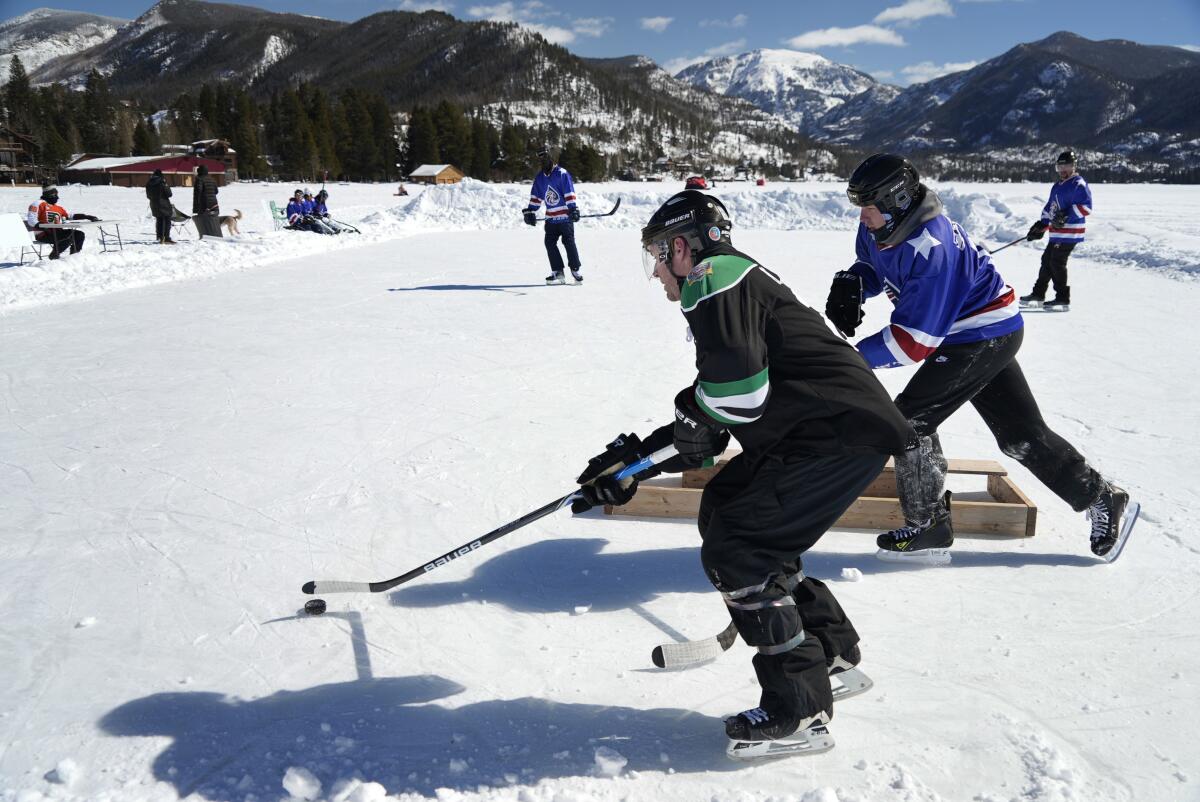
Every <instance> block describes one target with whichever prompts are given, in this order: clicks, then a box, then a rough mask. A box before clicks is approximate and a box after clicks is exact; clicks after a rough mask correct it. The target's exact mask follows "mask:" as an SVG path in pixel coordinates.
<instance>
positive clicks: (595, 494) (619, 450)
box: [571, 434, 642, 513]
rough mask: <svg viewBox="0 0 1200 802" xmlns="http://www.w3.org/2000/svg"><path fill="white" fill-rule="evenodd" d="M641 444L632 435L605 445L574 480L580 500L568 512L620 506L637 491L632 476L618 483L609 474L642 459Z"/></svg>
mask: <svg viewBox="0 0 1200 802" xmlns="http://www.w3.org/2000/svg"><path fill="white" fill-rule="evenodd" d="M641 448H642V441H641V439H640V438H639V437H638V436H637V435H636V434H619V435H617V436H616V438H615V439H614V440H613V441H612V442H611V443H609V444H608V445H607V446H605V448H604V451H603V452H601V453H599V454H597V455H596V456H594V457H592V458H591V459H590V460H588V464H587V467H586V468H584V469H583V473H581V474H579V478H578V479H576V480H575V481H576V482H578V483H579V484H580V485H582V487H580V488H579V492H580V494H581V495H582V496H583V498H580V499H576V500H575V501H574V502H572V503H571V512H573V513H580V512H587V511H588V510H590V509H591V508H592V507H595V506H596V505H598V504H612V505H614V506H618V507H619V506H620V505H622V504H625V503H627V502H628V501H629V500H630V499H631V498H633V494H634V493H636V492H637V479H634V478H633V477H632V476H630V477H628V478H625V479H621V480H620V481H618V480H617V479H616V478H615V477H614V476H613V474H615V473H616V472H617V471H619V470H621V469H622V468H624V467H625V466H626V465H632V464H633V463H635V462H637V461H638V460H640V459H641V458H642V455H641V453H640V452H641Z"/></svg>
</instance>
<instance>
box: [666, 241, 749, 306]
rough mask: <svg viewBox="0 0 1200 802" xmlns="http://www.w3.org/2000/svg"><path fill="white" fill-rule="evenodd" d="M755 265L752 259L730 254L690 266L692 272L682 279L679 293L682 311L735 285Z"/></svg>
mask: <svg viewBox="0 0 1200 802" xmlns="http://www.w3.org/2000/svg"><path fill="white" fill-rule="evenodd" d="M755 267H757V265H756V264H755V262H753V261H752V260H750V259H747V258H745V257H744V256H734V255H732V254H721V255H719V256H713V257H710V258H708V259H705V260H704V261H703V262H701V263H700V264H698V265H696V266H695V267H694V268H692V272H691V273H689V274H688V277H687V278H685V279H684V280H683V289H682V291H681V293H680V296H681V297H680V305H681V306H682V307H683V311H684V312H690V311H692V310H693V309H695V308H696V306H697V304H699V303H700V302H701V301H704V300H706V299H708V298H711V297H712V296H714V295H717V294H719V293H722V292H724V291H725V290H727V289H729V288H731V287H734V286H736V285H737V284H738V282H740V281H741V280H742V279H743V278H745V277H746V274H747V273H749V272H750V271H751V270H752V269H754V268H755Z"/></svg>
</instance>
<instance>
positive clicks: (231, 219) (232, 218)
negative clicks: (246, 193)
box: [220, 209, 242, 236]
mask: <svg viewBox="0 0 1200 802" xmlns="http://www.w3.org/2000/svg"><path fill="white" fill-rule="evenodd" d="M233 211H234V212H236V214H223V215H221V221H220V224H221V225H223V226H225V228H226V230H228V231H229V234H230V236H232V235H234V234H240V233H242V232H240V231H238V220H241V219H242V210H241V209H234V210H233Z"/></svg>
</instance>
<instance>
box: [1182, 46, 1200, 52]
mask: <svg viewBox="0 0 1200 802" xmlns="http://www.w3.org/2000/svg"><path fill="white" fill-rule="evenodd" d="M1177 47H1182V48H1183V49H1184V50H1191V51H1192V52H1193V53H1200V45H1177Z"/></svg>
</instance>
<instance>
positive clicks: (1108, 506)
mask: <svg viewBox="0 0 1200 802" xmlns="http://www.w3.org/2000/svg"><path fill="white" fill-rule="evenodd" d="M1141 511H1142V505H1141V504H1138V503H1137V502H1136V501H1135V502H1133V503H1132V504H1131V503H1129V494H1128V493H1126V492H1125V491H1124V490H1122V489H1121V488H1119V487H1117V486H1116V485H1114V484H1109V485H1108V486H1107V487H1105V488H1104V492H1103V493H1101V494H1100V498H1098V499H1096V501H1095V503H1093V504H1092V506H1090V507H1088V511H1087V517H1088V519H1089V520H1091V522H1092V554H1095V555H1096V556H1097V557H1102V558H1103V559H1104V560H1105V561H1106V562H1110V563H1111V562H1113V561H1115V560H1116V559H1117V558H1118V557H1120V556H1121V552H1122V551H1124V549H1125V543H1126V541H1127V540H1129V533H1130V532H1132V531H1133V525H1134V524H1136V523H1137V519H1138V515H1139V514H1140V513H1141Z"/></svg>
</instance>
